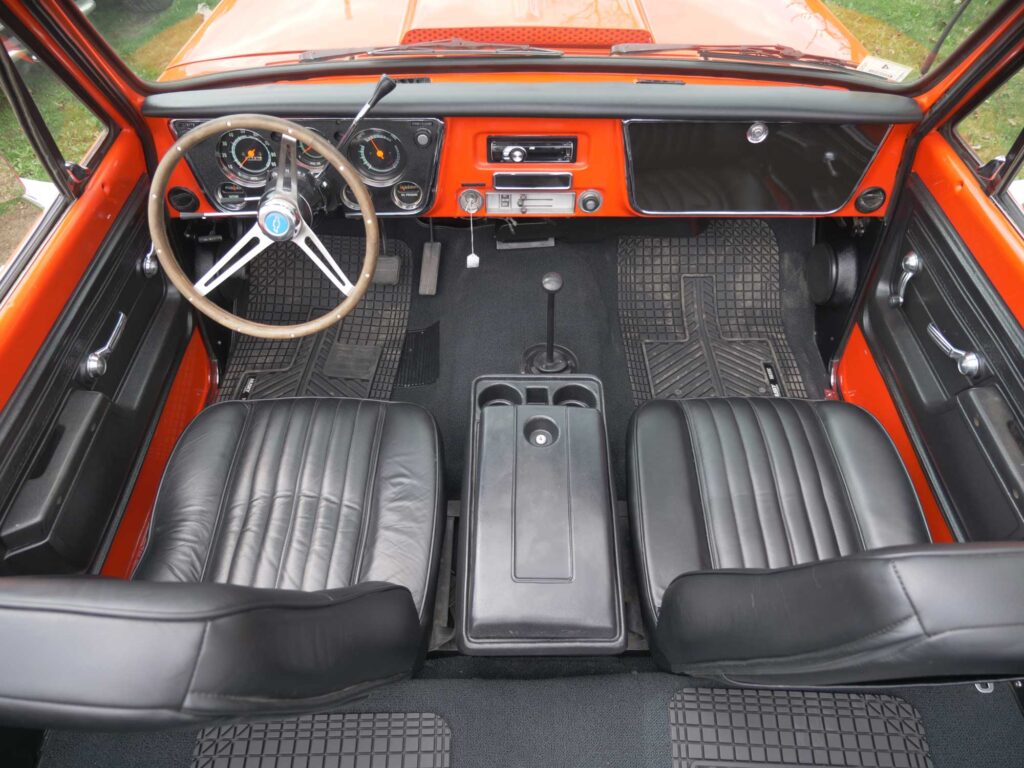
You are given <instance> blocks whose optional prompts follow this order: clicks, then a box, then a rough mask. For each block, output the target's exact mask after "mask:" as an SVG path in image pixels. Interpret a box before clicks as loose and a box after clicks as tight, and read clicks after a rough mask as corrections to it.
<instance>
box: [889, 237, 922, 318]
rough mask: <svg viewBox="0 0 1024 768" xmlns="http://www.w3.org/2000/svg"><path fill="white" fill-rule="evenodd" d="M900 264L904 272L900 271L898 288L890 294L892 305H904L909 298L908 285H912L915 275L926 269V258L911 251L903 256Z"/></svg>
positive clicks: (890, 304) (890, 303)
mask: <svg viewBox="0 0 1024 768" xmlns="http://www.w3.org/2000/svg"><path fill="white" fill-rule="evenodd" d="M900 266H901V267H902V268H903V272H901V273H900V279H899V280H898V281H897V283H896V290H895V291H893V292H892V293H890V294H889V306H890V307H902V306H903V303H904V302H905V301H906V300H907V286H908V285H910V281H911V280H912V279H913V277H914V275H917V274H920V272H921V270H922V269H924V260H923V259H922V258H921V257H920V256H918V255H917V254H916V253H914V252H913V251H911V252H910V253H908V254H907V255H906V256H904V257H903V261H902V262H901V263H900Z"/></svg>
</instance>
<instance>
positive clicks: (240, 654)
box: [0, 576, 421, 730]
mask: <svg viewBox="0 0 1024 768" xmlns="http://www.w3.org/2000/svg"><path fill="white" fill-rule="evenodd" d="M419 630H420V625H419V618H418V616H417V613H416V608H415V605H414V603H413V599H412V596H411V595H410V593H409V590H408V589H406V588H405V587H399V586H395V585H392V584H384V583H373V582H367V583H363V584H359V585H358V586H354V587H347V588H344V589H336V590H325V591H320V592H299V591H290V590H273V589H257V588H253V587H242V586H232V585H225V584H209V583H202V584H187V583H148V582H128V581H119V580H113V579H103V578H92V577H48V576H47V577H11V578H3V579H0V638H2V644H3V653H0V721H2V722H5V723H9V724H13V725H21V726H27V727H44V728H50V727H59V728H76V729H81V728H101V729H107V730H111V729H117V730H120V729H126V728H153V727H159V726H168V725H175V724H184V723H191V722H203V721H210V720H219V719H231V718H241V717H265V716H271V715H283V714H294V713H301V712H307V711H314V710H322V709H324V708H325V707H330V706H333V705H336V704H338V703H340V702H344V701H346V700H348V699H351V698H354V697H357V696H359V695H361V694H362V693H364V692H365V691H366V690H368V689H370V688H373V687H375V686H377V685H381V684H383V683H387V682H391V681H394V680H397V679H400V678H402V677H404V676H407V675H409V674H410V673H411V671H412V669H413V667H414V665H415V663H416V662H417V660H418V657H419V654H420V652H421V642H420V640H421V633H420V631H419Z"/></svg>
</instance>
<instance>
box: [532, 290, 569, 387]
mask: <svg viewBox="0 0 1024 768" xmlns="http://www.w3.org/2000/svg"><path fill="white" fill-rule="evenodd" d="M541 285H542V286H543V287H544V291H545V292H546V293H547V295H548V325H547V328H548V333H547V339H546V340H545V342H544V343H543V344H534V345H533V346H532V347H530V348H529V349H527V350H526V352H525V353H524V354H523V373H532V374H557V373H572V372H573V371H575V370H576V369H577V368H578V367H579V363H578V362H577V361H576V355H574V354H573V353H572V351H571V350H569V349H567V348H566V347H563V346H560V345H558V344H555V296H556V295H557V294H558V292H559V291H560V290H562V285H563V280H562V276H561V275H560V274H558V273H557V272H548V273H547V274H546V275H544V278H543V279H542V280H541Z"/></svg>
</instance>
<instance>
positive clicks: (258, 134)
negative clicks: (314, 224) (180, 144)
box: [171, 118, 444, 216]
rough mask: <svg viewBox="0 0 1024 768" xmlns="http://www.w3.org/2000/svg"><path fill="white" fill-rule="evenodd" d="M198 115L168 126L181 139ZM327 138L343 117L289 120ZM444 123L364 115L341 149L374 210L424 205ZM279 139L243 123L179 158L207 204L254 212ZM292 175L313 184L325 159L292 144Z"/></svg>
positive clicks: (344, 193) (338, 133) (353, 207)
mask: <svg viewBox="0 0 1024 768" xmlns="http://www.w3.org/2000/svg"><path fill="white" fill-rule="evenodd" d="M201 122H203V121H201V120H179V119H176V120H172V121H171V130H172V131H173V132H174V135H175V137H178V136H181V135H182V134H184V133H186V132H188V131H189V130H191V129H192V128H194V127H196V126H197V125H199V124H200V123H201ZM295 122H297V123H299V124H300V125H303V126H305V127H307V128H311V129H313V130H314V131H316V132H317V133H319V134H320V135H321V136H323V137H324V138H325V139H327V140H328V141H331V142H332V143H335V144H336V143H337V142H338V141H339V140H340V139H341V138H342V136H343V135H344V133H345V131H346V130H347V128H348V127H349V124H350V123H351V120H345V119H334V118H307V119H299V120H295ZM443 133H444V124H443V123H442V122H441V121H440V120H437V119H434V118H424V119H404V118H403V119H397V118H381V119H373V118H368V119H366V120H365V121H363V122H361V123H360V124H359V126H357V129H356V132H355V134H354V135H353V136H352V137H351V138H350V139H349V141H348V144H347V145H346V146H345V147H342V151H343V152H344V154H345V156H346V157H347V158H348V160H349V161H350V162H351V163H352V165H353V166H354V167H355V169H356V170H357V171H358V172H359V175H360V177H362V179H363V181H364V182H365V183H366V186H367V187H368V188H369V190H370V195H371V196H372V197H373V203H374V207H375V208H376V210H377V213H378V215H383V216H413V215H417V214H420V213H422V212H423V211H425V210H427V208H429V207H430V204H431V203H432V201H433V195H434V186H435V181H436V178H437V163H438V157H439V153H440V147H441V140H442V137H443ZM280 139H281V137H280V136H278V135H275V134H269V133H265V132H262V131H254V130H250V129H248V128H236V129H232V130H228V131H225V132H224V133H222V134H221V135H220V136H219V137H214V138H211V139H209V140H207V141H204V142H203V143H202V144H200V145H198V146H197V147H195V148H194V149H192V150H190V151H189V153H188V155H187V157H186V160H187V161H188V163H189V166H190V167H191V168H192V172H193V173H194V174H195V176H196V179H197V180H198V181H199V183H200V185H201V186H202V187H203V193H204V194H205V196H206V198H207V199H208V200H209V202H210V203H211V204H212V205H213V206H214V207H215V208H217V209H218V210H221V211H240V210H246V209H255V207H256V205H257V203H258V202H259V199H260V197H261V196H262V194H263V192H264V190H265V188H266V186H267V183H268V182H269V181H270V178H271V174H272V172H273V170H274V168H275V167H276V165H277V149H278V146H279V144H280ZM297 161H298V163H299V166H300V173H305V174H309V175H310V176H311V177H313V178H314V179H315V180H316V181H318V182H319V180H320V177H321V176H323V175H324V174H336V171H333V170H328V169H327V161H326V160H325V159H324V157H323V156H322V155H321V154H320V153H319V152H316V151H315V150H314V149H313V148H312V147H310V146H303V145H301V144H300V145H299V152H298V157H297ZM331 187H332V188H334V187H337V188H338V189H340V193H339V194H340V198H341V200H340V202H341V203H342V205H343V207H344V209H345V210H346V211H347V212H349V213H351V214H355V213H357V212H358V210H359V206H358V204H357V203H356V201H355V196H354V195H353V194H352V190H351V189H349V187H348V185H347V184H339V185H331Z"/></svg>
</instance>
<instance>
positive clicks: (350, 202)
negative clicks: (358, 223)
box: [341, 184, 359, 211]
mask: <svg viewBox="0 0 1024 768" xmlns="http://www.w3.org/2000/svg"><path fill="white" fill-rule="evenodd" d="M341 202H343V203H344V204H345V207H346V208H351V209H352V210H353V211H358V210H359V203H357V202H356V196H355V195H354V194H353V193H352V187H350V186H349V185H348V184H346V185H345V186H343V187H342V188H341Z"/></svg>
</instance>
